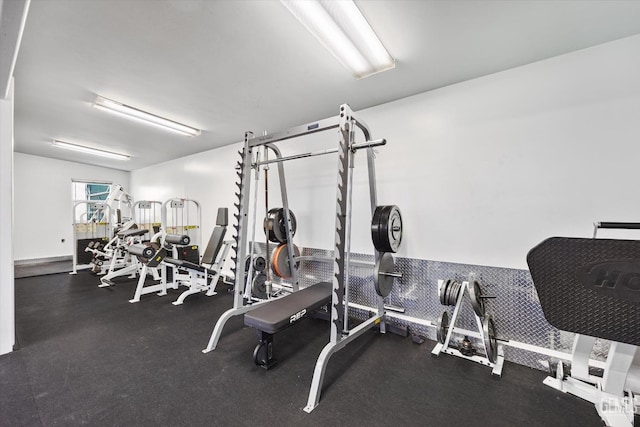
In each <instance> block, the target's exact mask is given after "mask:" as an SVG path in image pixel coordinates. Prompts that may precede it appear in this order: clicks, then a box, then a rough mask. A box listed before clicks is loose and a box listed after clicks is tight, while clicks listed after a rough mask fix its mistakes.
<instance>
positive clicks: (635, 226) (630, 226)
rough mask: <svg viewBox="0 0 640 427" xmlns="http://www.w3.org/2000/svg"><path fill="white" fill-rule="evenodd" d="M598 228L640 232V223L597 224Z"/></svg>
mask: <svg viewBox="0 0 640 427" xmlns="http://www.w3.org/2000/svg"><path fill="white" fill-rule="evenodd" d="M596 228H613V229H620V230H640V222H596Z"/></svg>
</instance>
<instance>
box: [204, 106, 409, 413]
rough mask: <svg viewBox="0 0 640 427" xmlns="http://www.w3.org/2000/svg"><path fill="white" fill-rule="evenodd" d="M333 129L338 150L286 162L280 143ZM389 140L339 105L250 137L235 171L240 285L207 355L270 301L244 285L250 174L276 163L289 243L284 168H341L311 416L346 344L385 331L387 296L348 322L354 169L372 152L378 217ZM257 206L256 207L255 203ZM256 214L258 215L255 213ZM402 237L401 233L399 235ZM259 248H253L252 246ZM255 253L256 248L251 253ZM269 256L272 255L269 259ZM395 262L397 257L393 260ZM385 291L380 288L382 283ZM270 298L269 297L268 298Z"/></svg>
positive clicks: (372, 181) (295, 284)
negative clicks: (324, 338)
mask: <svg viewBox="0 0 640 427" xmlns="http://www.w3.org/2000/svg"><path fill="white" fill-rule="evenodd" d="M331 129H337V130H338V134H339V145H338V148H337V149H326V150H321V151H316V152H309V153H302V154H295V155H291V156H286V157H283V156H282V155H281V153H280V150H279V149H278V148H277V147H276V145H275V143H276V142H279V141H283V140H288V139H292V138H297V137H301V136H304V135H309V134H313V133H317V132H322V131H327V130H331ZM357 129H360V130H361V131H362V133H363V134H364V138H365V140H364V142H360V143H356V142H355V134H356V130H357ZM385 144H386V140H384V139H380V140H375V141H373V140H371V134H370V132H369V128H368V127H367V125H366V124H364V123H363V122H362V121H361V120H358V119H356V117H355V116H354V114H353V111H352V110H351V107H349V105H347V104H343V105H341V106H340V113H339V115H338V117H331V118H328V119H324V120H320V121H318V122H313V123H309V124H305V125H302V126H297V127H294V128H290V129H287V130H284V131H280V132H276V133H272V134H265V135H262V136H254V135H253V133H251V132H246V133H245V139H244V148H243V150H242V151H240V152H239V153H238V154H239V155H240V157H241V161H239V162H238V164H237V167H236V169H237V170H238V178H239V182H238V183H237V186H238V192H237V193H236V197H237V199H238V202H237V203H236V204H235V207H236V212H237V213H236V214H235V219H236V225H234V227H235V231H236V236H234V237H235V241H236V242H235V247H234V251H235V257H234V258H233V261H234V268H233V271H234V274H235V286H234V302H233V307H232V308H231V309H229V310H227V311H226V312H225V313H223V314H222V316H221V317H220V318H219V319H218V321H217V323H216V325H215V327H214V329H213V332H212V334H211V337H210V339H209V343H208V344H207V347H206V348H205V349H204V350H203V353H208V352H210V351H212V350H214V349H215V348H216V346H217V344H218V341H219V339H220V335H221V333H222V329H223V328H224V325H225V324H226V322H227V321H228V320H229V319H230V318H231V317H233V316H237V315H240V314H244V313H247V312H249V311H251V310H254V309H256V308H257V307H259V306H261V305H262V304H264V303H265V302H266V301H268V299H263V300H257V299H256V298H248V295H247V293H246V284H245V277H246V272H245V265H244V264H245V259H246V257H247V255H248V251H249V248H248V246H249V242H250V240H251V239H250V235H251V233H250V230H251V229H250V227H249V216H250V208H249V205H250V202H251V200H250V193H251V190H250V187H251V181H252V179H251V174H252V173H255V174H256V178H255V179H256V181H257V180H258V177H257V175H258V174H259V169H260V167H261V166H265V165H267V164H270V163H277V165H278V175H279V180H280V189H281V193H282V204H283V214H284V223H285V224H286V227H285V232H286V235H287V241H288V242H291V241H292V240H291V237H292V235H293V230H292V220H291V217H290V215H289V206H288V199H287V192H286V186H285V177H284V169H283V166H282V163H283V162H284V161H288V160H294V159H301V158H306V157H312V156H319V155H325V154H331V153H338V165H337V166H338V167H337V175H338V179H337V186H336V222H335V247H334V274H333V278H332V281H333V290H332V300H331V310H330V315H331V318H330V320H331V334H330V341H329V343H328V344H327V345H326V346H325V347H324V349H323V350H322V352H321V353H320V355H319V357H318V360H317V363H316V366H315V370H314V375H313V380H312V383H311V389H310V392H309V398H308V401H307V405H306V406H305V407H304V410H305V411H306V412H311V411H312V410H313V409H314V408H315V407H316V406H317V405H318V402H319V400H320V394H321V389H322V383H323V380H324V374H325V370H326V367H327V364H328V362H329V358H330V357H331V355H332V354H334V353H335V352H337V351H339V350H340V349H342V348H344V347H345V346H346V345H347V344H349V343H350V342H351V341H353V340H354V339H355V338H357V337H359V336H360V335H362V334H363V333H364V332H366V331H367V330H369V329H371V328H373V327H376V326H378V325H379V327H380V331H381V332H383V333H384V332H385V331H386V329H385V322H384V320H385V308H384V301H383V297H382V296H378V302H377V312H376V313H375V314H374V315H373V316H372V317H371V318H369V319H368V320H366V321H364V322H363V323H361V324H359V325H358V326H356V327H354V328H353V329H349V323H348V309H349V274H348V272H349V264H350V254H349V252H350V245H351V198H352V197H351V196H352V190H353V169H354V166H355V163H354V156H355V153H356V152H357V151H358V150H361V149H366V151H367V167H368V180H369V195H370V202H371V214H372V215H374V214H375V212H376V208H377V192H376V175H375V155H374V151H373V148H374V147H376V146H381V145H385ZM259 147H264V148H265V156H264V158H265V160H261V159H260V157H259V155H258V154H259V152H258V148H259ZM266 149H270V150H271V151H273V152H274V153H275V155H276V158H275V159H272V160H268V159H267V157H266ZM254 204H255V203H254ZM254 215H255V214H254ZM396 233H398V232H396ZM252 246H254V245H252ZM288 247H289V248H288V252H289V253H288V258H289V265H290V266H293V268H291V272H292V278H291V282H292V283H291V291H293V292H296V291H297V290H298V287H299V283H298V274H297V271H296V270H297V263H296V260H295V258H296V256H295V254H294V246H293V245H288ZM251 251H253V249H251ZM383 255H384V253H383V252H380V251H378V250H376V251H375V261H376V265H380V263H381V260H382V258H383ZM267 256H268V255H267ZM388 258H390V255H389V257H387V259H388ZM391 258H392V257H391ZM379 270H380V271H379V272H378V273H379V274H378V275H379V277H381V278H383V282H384V281H385V280H384V279H385V278H387V277H389V278H391V279H393V278H394V277H395V276H397V274H396V273H394V272H392V271H386V270H385V271H382V270H383V269H382V268H379ZM377 286H381V284H377ZM267 298H269V296H267Z"/></svg>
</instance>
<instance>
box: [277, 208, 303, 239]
mask: <svg viewBox="0 0 640 427" xmlns="http://www.w3.org/2000/svg"><path fill="white" fill-rule="evenodd" d="M289 218H290V219H291V237H293V236H294V235H295V234H296V230H297V229H298V221H297V220H296V215H295V214H294V213H293V211H292V210H291V209H289ZM273 234H274V236H275V238H276V241H277V242H278V243H287V224H286V221H285V219H284V208H278V209H277V211H276V213H275V216H274V222H273Z"/></svg>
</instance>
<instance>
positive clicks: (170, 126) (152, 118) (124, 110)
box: [93, 96, 200, 136]
mask: <svg viewBox="0 0 640 427" xmlns="http://www.w3.org/2000/svg"><path fill="white" fill-rule="evenodd" d="M93 107H94V108H97V109H99V110H103V111H107V112H109V113H113V114H117V115H119V116H122V117H125V118H127V119H131V120H136V121H139V122H143V123H146V124H148V125H154V126H158V127H160V128H162V129H164V130H170V131H173V132H178V133H181V134H183V135H188V136H198V135H200V129H196V128H193V127H191V126H187V125H183V124H182V123H178V122H174V121H173V120H169V119H165V118H164V117H160V116H156V115H155V114H151V113H147V112H146V111H142V110H139V109H137V108H135V107H130V106H129V105H125V104H123V103H121V102H117V101H113V100H111V99H107V98H104V97H102V96H97V97H96V100H95V101H94V102H93Z"/></svg>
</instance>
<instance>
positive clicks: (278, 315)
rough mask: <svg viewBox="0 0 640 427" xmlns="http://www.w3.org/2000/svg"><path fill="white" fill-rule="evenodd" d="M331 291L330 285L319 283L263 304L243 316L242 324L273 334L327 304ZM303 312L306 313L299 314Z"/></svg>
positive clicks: (331, 286)
mask: <svg viewBox="0 0 640 427" xmlns="http://www.w3.org/2000/svg"><path fill="white" fill-rule="evenodd" d="M332 289H333V285H332V284H331V283H329V282H320V283H317V284H315V285H312V286H309V287H308V288H305V289H302V290H300V291H298V292H293V293H291V294H289V295H287V296H284V297H282V298H278V299H276V300H273V301H271V302H267V303H264V304H263V305H261V306H260V307H258V308H256V309H255V310H253V311H250V312H248V313H246V314H245V315H244V324H245V325H247V326H251V327H252V328H256V329H258V330H260V331H264V332H266V333H269V334H275V333H276V332H279V331H281V330H283V329H285V328H287V327H289V326H291V325H293V324H294V323H296V322H297V321H298V320H300V319H302V318H303V317H305V316H306V315H308V314H311V312H312V311H314V310H316V309H318V308H320V307H322V306H323V305H325V304H327V303H329V302H330V301H331V291H332ZM303 310H306V312H305V313H303V314H300V313H301V312H302V311H303ZM294 316H295V317H294Z"/></svg>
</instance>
